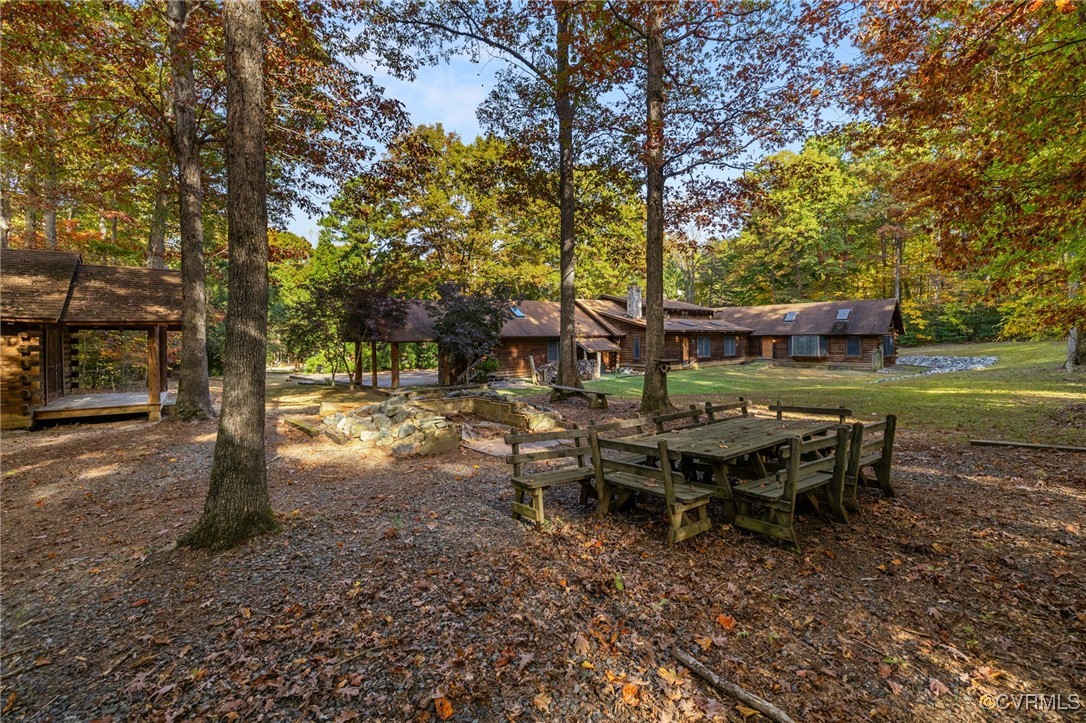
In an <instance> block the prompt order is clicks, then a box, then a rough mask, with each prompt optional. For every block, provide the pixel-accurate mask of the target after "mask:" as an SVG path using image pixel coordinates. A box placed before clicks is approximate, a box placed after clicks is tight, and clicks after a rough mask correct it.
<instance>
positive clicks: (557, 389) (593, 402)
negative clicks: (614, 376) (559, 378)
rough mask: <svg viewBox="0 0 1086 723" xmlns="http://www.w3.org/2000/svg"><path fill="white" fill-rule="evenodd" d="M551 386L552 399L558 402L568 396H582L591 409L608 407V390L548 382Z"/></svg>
mask: <svg viewBox="0 0 1086 723" xmlns="http://www.w3.org/2000/svg"><path fill="white" fill-rule="evenodd" d="M547 386H548V387H550V388H551V401H552V402H558V401H561V400H563V399H565V398H566V397H582V398H584V399H585V400H587V401H588V406H589V407H590V408H591V409H607V392H595V391H592V390H591V389H581V388H580V387H563V386H561V385H559V384H548V385H547Z"/></svg>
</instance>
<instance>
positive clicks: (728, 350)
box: [724, 336, 735, 356]
mask: <svg viewBox="0 0 1086 723" xmlns="http://www.w3.org/2000/svg"><path fill="white" fill-rule="evenodd" d="M724 356H735V337H734V336H726V337H724Z"/></svg>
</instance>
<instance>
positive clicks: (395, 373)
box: [389, 341, 400, 389]
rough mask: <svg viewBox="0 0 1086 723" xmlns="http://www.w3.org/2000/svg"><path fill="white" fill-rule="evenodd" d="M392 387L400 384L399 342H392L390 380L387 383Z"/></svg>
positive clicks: (394, 387)
mask: <svg viewBox="0 0 1086 723" xmlns="http://www.w3.org/2000/svg"><path fill="white" fill-rule="evenodd" d="M389 384H390V386H391V387H392V388H393V389H396V388H398V387H399V386H400V343H399V342H397V341H394V342H392V381H391V382H390V383H389Z"/></svg>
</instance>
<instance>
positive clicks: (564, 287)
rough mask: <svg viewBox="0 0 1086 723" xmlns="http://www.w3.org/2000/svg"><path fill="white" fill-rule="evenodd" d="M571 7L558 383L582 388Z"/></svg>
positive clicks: (562, 79)
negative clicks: (570, 57)
mask: <svg viewBox="0 0 1086 723" xmlns="http://www.w3.org/2000/svg"><path fill="white" fill-rule="evenodd" d="M572 12H573V8H572V6H571V5H569V4H558V3H555V20H556V28H557V33H558V36H557V41H556V56H557V57H556V60H557V65H558V67H557V71H558V72H557V76H556V77H555V89H554V98H555V106H556V110H557V112H558V185H559V235H560V237H561V254H560V259H559V269H560V273H561V276H562V281H561V294H560V302H559V317H560V322H559V326H560V332H559V337H558V377H557V383H558V384H561V385H563V386H567V387H579V386H581V376H580V374H578V373H577V287H576V279H575V275H574V266H575V262H576V248H577V237H576V227H575V214H576V207H577V197H576V194H575V193H574V185H573V184H574V178H573V100H572V98H571V97H570V87H569V15H570V13H572Z"/></svg>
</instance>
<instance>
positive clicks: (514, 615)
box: [0, 395, 1086, 721]
mask: <svg viewBox="0 0 1086 723" xmlns="http://www.w3.org/2000/svg"><path fill="white" fill-rule="evenodd" d="M272 398H273V399H276V397H275V395H273V397H272ZM556 406H557V407H558V409H559V410H560V411H562V412H563V413H565V414H567V415H568V416H569V417H570V418H572V419H576V420H579V421H585V420H586V419H587V418H590V417H591V418H595V419H600V420H606V419H611V418H617V417H626V416H632V414H633V412H634V410H633V405H632V404H629V403H621V402H620V403H617V404H615V405H613V406H612V409H611V410H608V411H605V412H597V411H591V412H590V411H589V410H587V409H586V408H585V406H584V404H583V403H582V402H577V401H574V402H570V403H568V404H565V405H556ZM305 408H306V406H305V403H304V402H303V403H300V404H295V405H294V406H293V407H292V408H291V413H295V412H297V411H299V410H304V409H305ZM310 409H312V408H311V407H310ZM282 411H283V410H282V409H279V410H276V409H273V410H272V411H271V414H270V416H269V421H268V450H269V454H268V458H269V460H270V464H269V479H270V488H271V497H272V504H273V506H274V508H275V510H276V511H277V513H278V515H279V518H280V522H281V529H280V530H279V531H278V532H277V533H275V534H271V535H267V536H264V537H260V538H258V539H255V540H252V541H251V542H249V543H248V544H246V545H244V546H242V547H240V548H238V549H236V550H233V551H231V552H228V553H225V554H219V555H210V554H207V553H204V552H194V551H191V550H186V549H175V548H174V547H173V545H172V544H171V543H172V541H173V540H175V539H176V538H177V537H178V535H179V534H180V533H181V532H183V531H184V530H185V529H187V528H188V527H189V526H190V525H191V524H192V523H193V522H194V521H195V520H196V518H197V517H198V515H199V513H200V510H201V508H202V505H203V498H204V495H205V493H206V485H207V477H208V470H209V467H210V463H211V455H212V449H213V445H214V435H215V424H214V422H200V423H188V424H186V423H178V422H173V421H167V422H163V423H160V424H149V423H147V422H146V421H118V422H111V423H104V424H82V425H68V426H63V427H57V428H53V429H47V430H43V431H38V432H34V433H16V434H5V435H4V439H3V481H2V488H0V503H2V523H3V526H2V532H0V550H2V575H3V586H2V592H3V600H2V612H3V642H2V650H0V654H2V656H3V657H2V673H3V675H2V678H3V680H2V695H3V700H2V705H3V713H4V718H5V720H57V721H61V720H89V719H95V720H100V721H109V720H116V721H120V720H243V721H250V720H265V719H267V720H299V719H307V720H335V721H347V720H353V719H356V718H357V719H367V720H389V721H399V720H418V721H426V720H436V719H448V720H454V721H472V720H478V721H493V720H540V721H567V720H578V721H582V720H583V721H597V720H612V719H615V720H653V721H655V720H660V721H668V720H684V721H685V720H692V721H697V720H743V719H744V718H747V719H748V720H755V719H756V718H755V717H754V715H753V711H750V710H747V709H744V708H742V707H741V706H736V704H735V702H734V701H733V700H731V699H729V698H727V697H724V696H722V695H719V694H717V693H715V692H714V691H713V690H712V689H711V688H710V687H708V686H707V685H706V684H705V683H704V682H703V681H702V680H701V679H700V678H697V677H695V676H694V675H692V674H691V673H690V672H689V671H687V670H686V669H685V668H683V667H682V666H681V665H679V664H678V663H677V662H676V660H675V659H674V658H673V657H672V655H671V650H672V648H673V647H674V646H680V647H682V648H684V649H686V650H687V651H689V652H692V653H694V654H695V655H696V657H698V658H699V659H700V660H701V661H702V662H704V663H705V664H706V665H707V666H708V667H709V668H711V669H712V670H714V671H716V672H717V673H719V674H720V675H722V676H724V677H726V678H728V679H730V680H732V681H734V682H736V683H738V684H739V685H741V686H743V687H744V688H746V689H747V690H750V691H752V692H754V693H757V694H759V695H761V696H763V697H765V698H767V699H769V700H771V701H772V702H774V703H775V704H776V705H778V706H779V707H781V708H783V709H784V710H786V711H788V712H789V713H790V714H791V715H792V716H793V717H794V718H795V719H797V720H810V721H836V720H843V719H867V718H873V719H877V720H925V721H928V720H946V721H951V720H953V721H958V720H986V719H992V720H995V719H1005V720H1011V719H1022V718H1037V719H1052V720H1056V719H1060V718H1061V717H1065V718H1067V719H1071V718H1073V717H1075V716H1082V715H1084V713H1083V710H1086V708H1084V709H1080V710H1079V711H1078V712H1077V713H1076V712H1073V711H1063V712H1054V711H1048V712H1040V711H1037V710H1029V711H1027V710H1023V709H1019V710H1013V709H1012V710H1004V711H1002V712H1000V711H996V712H992V711H989V710H988V709H987V708H985V707H984V705H982V697H983V696H985V695H992V696H996V695H1000V694H1013V693H1038V694H1049V695H1060V696H1062V701H1063V702H1064V703H1065V704H1067V703H1068V701H1069V696H1072V695H1074V694H1077V695H1079V696H1083V699H1084V703H1086V547H1084V536H1083V535H1084V528H1086V458H1084V457H1083V455H1081V454H1077V455H1076V454H1074V453H1062V454H1059V453H1056V454H1044V453H1039V452H1034V451H1028V450H1013V449H997V448H971V447H963V446H946V445H944V444H943V443H942V442H941V440H940V438H939V436H938V435H930V436H925V435H924V434H922V433H919V432H917V431H915V430H908V429H906V430H902V431H901V432H900V433H899V441H900V444H899V446H898V449H897V454H896V459H895V483H896V486H897V489H898V491H899V496H898V497H896V498H893V499H888V500H884V499H881V498H879V497H878V496H877V495H869V496H865V497H864V498H863V511H862V514H860V515H858V516H854V517H853V519H852V521H851V523H850V524H849V525H847V526H846V525H839V524H835V523H834V522H832V521H831V520H830V519H829V518H828V517H826V516H822V515H819V514H817V513H814V512H813V511H808V512H807V513H806V514H803V515H801V517H800V519H801V522H800V528H799V535H800V542H801V544H802V545H803V551H802V552H801V553H799V554H796V553H792V552H788V551H785V550H783V549H780V548H777V547H775V546H773V545H772V544H770V543H768V542H767V541H766V540H765V539H763V538H760V537H756V536H752V535H749V534H745V533H742V532H740V531H737V530H735V529H733V528H732V527H730V526H728V525H726V524H719V525H718V526H716V527H714V529H713V530H712V531H711V532H710V533H708V534H705V535H701V536H698V537H697V538H695V539H693V540H691V541H688V542H686V543H683V544H681V545H679V546H677V547H676V549H674V550H668V549H667V547H666V544H665V539H666V534H665V523H664V519H663V514H662V510H661V508H660V507H654V506H652V505H651V504H647V505H644V506H642V507H640V508H638V509H636V510H634V511H632V512H629V513H620V514H616V515H613V516H611V517H610V518H608V519H606V520H599V519H597V518H596V517H595V516H594V515H593V513H592V509H591V508H587V509H586V508H583V507H581V506H580V504H579V503H578V499H577V490H575V489H573V488H571V487H567V488H562V489H556V490H552V491H551V492H550V493H549V495H548V497H547V504H548V505H549V514H551V515H552V516H553V522H552V523H551V524H549V525H548V526H546V527H545V528H544V529H542V530H536V529H533V528H531V527H529V526H527V525H525V524H523V523H520V522H516V521H514V520H513V519H512V518H511V516H510V502H511V499H512V491H511V488H510V486H509V484H508V467H507V465H505V464H504V463H503V462H502V461H501V460H500V459H498V458H494V457H489V456H486V455H482V454H479V453H476V452H472V451H469V450H464V449H461V450H460V451H458V452H455V453H451V454H448V455H444V456H440V457H431V458H419V459H414V460H410V461H396V460H392V459H390V458H387V457H385V456H383V455H381V454H377V453H370V454H369V455H367V454H364V453H362V452H361V451H360V450H358V449H357V448H353V447H350V446H344V447H340V446H336V445H334V444H332V443H330V442H327V441H325V440H311V439H310V438H309V437H307V436H306V435H305V434H303V433H302V432H300V431H298V430H296V429H294V428H292V427H289V426H288V425H286V424H285V423H284V421H283V417H282V416H281V413H282ZM711 514H712V516H713V518H714V520H716V521H719V520H721V519H722V510H720V509H717V508H714V509H713V510H712V513H711ZM984 700H985V701H987V700H989V699H984ZM996 700H997V701H998V702H999V704H1000V705H1008V704H1009V703H1008V702H1007V701H1008V699H1004V698H999V699H996ZM1070 700H1073V699H1070Z"/></svg>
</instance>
